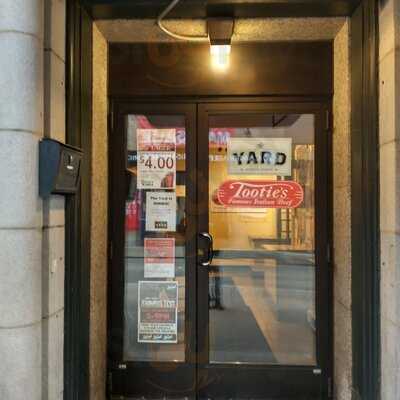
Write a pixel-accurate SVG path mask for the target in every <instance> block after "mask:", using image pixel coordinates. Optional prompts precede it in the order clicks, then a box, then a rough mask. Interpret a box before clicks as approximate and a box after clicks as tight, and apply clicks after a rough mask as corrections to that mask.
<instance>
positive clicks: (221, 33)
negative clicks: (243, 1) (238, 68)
mask: <svg viewBox="0 0 400 400" xmlns="http://www.w3.org/2000/svg"><path fill="white" fill-rule="evenodd" d="M207 30H208V38H209V40H210V52H211V64H212V65H213V66H214V67H215V68H217V69H219V70H225V69H227V68H228V67H229V57H230V54H231V38H232V34H233V19H232V18H209V19H208V20H207Z"/></svg>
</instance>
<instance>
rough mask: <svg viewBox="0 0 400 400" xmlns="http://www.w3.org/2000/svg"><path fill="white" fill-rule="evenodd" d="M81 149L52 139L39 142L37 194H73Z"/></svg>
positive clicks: (44, 195)
mask: <svg viewBox="0 0 400 400" xmlns="http://www.w3.org/2000/svg"><path fill="white" fill-rule="evenodd" d="M82 156H83V153H82V150H81V149H79V148H77V147H73V146H69V145H66V144H63V143H61V142H58V141H57V140H53V139H43V140H42V141H41V142H40V144H39V194H40V196H41V197H48V196H50V195H51V194H74V193H76V192H77V190H78V185H79V180H80V171H81V162H82Z"/></svg>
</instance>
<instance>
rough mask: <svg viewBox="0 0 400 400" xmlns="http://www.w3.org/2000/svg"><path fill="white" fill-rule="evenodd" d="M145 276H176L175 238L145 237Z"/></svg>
mask: <svg viewBox="0 0 400 400" xmlns="http://www.w3.org/2000/svg"><path fill="white" fill-rule="evenodd" d="M144 277H145V278H174V277H175V239H174V238H145V239H144Z"/></svg>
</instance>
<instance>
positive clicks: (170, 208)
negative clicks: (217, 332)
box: [109, 103, 197, 399]
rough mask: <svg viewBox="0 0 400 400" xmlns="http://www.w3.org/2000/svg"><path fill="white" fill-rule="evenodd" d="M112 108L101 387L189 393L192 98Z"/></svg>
mask: <svg viewBox="0 0 400 400" xmlns="http://www.w3.org/2000/svg"><path fill="white" fill-rule="evenodd" d="M113 113H114V121H115V129H113V130H112V132H111V134H110V215H109V226H110V241H111V245H112V259H111V262H110V275H109V276H110V291H109V296H110V303H109V304H110V308H109V332H110V335H109V355H110V361H109V371H110V377H109V379H110V382H109V391H110V395H112V396H117V397H118V396H122V397H123V398H145V399H147V398H149V399H160V398H194V397H195V396H196V393H195V388H196V385H195V380H196V241H197V234H196V226H197V218H196V188H197V186H196V179H195V171H196V135H195V133H196V107H195V105H187V104H186V105H183V104H181V105H172V104H171V105H168V104H148V105H139V104H134V103H117V105H116V107H115V109H114V111H113Z"/></svg>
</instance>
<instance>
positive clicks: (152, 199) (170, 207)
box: [146, 192, 176, 232]
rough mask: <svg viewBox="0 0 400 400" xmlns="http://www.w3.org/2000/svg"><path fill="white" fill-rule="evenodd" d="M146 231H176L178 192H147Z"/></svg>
mask: <svg viewBox="0 0 400 400" xmlns="http://www.w3.org/2000/svg"><path fill="white" fill-rule="evenodd" d="M146 231H149V232H175V231H176V194H175V193H173V192H147V193H146Z"/></svg>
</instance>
